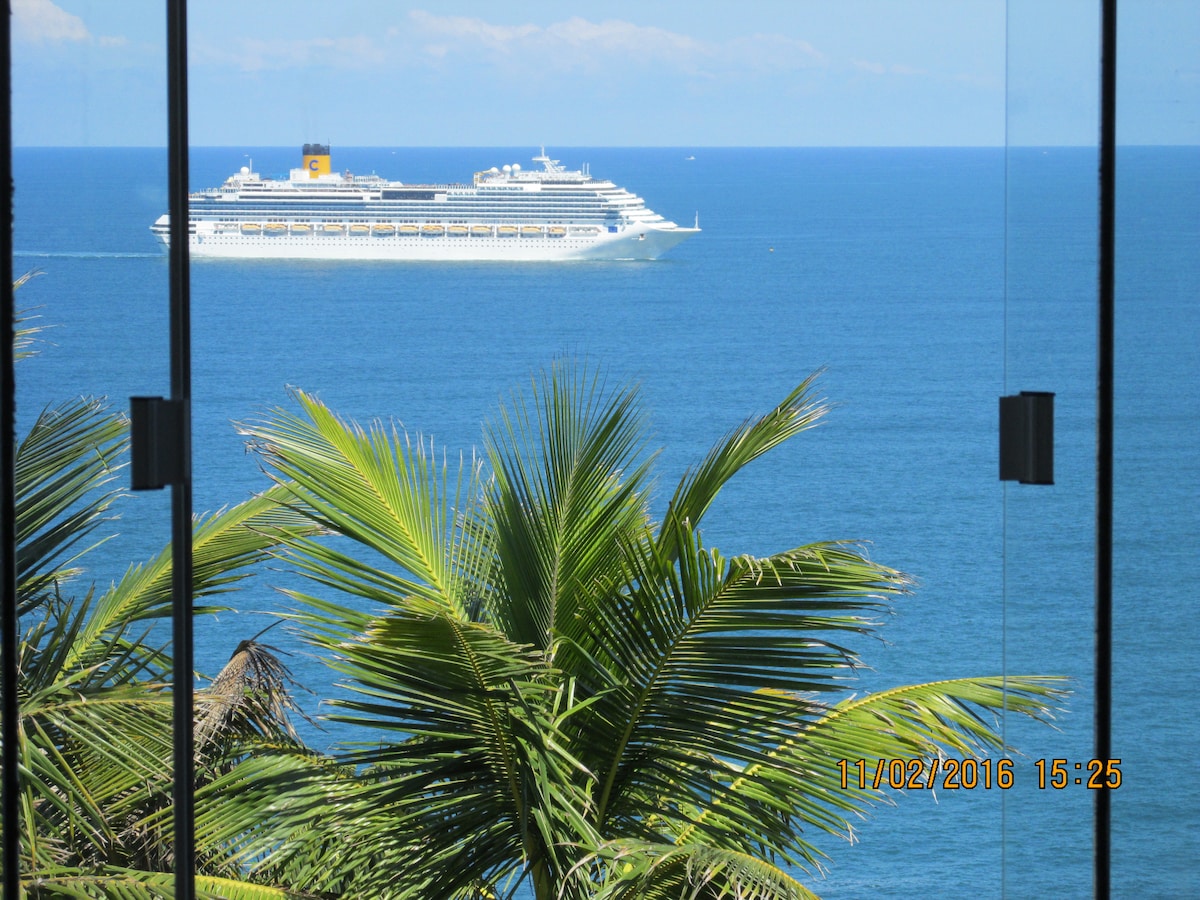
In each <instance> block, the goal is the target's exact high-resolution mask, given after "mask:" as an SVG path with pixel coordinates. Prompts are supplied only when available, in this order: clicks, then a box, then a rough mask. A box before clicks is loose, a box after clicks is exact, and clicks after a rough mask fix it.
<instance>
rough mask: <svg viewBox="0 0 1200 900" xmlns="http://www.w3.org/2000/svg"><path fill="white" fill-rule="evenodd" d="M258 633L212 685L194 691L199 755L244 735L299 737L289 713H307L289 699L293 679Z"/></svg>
mask: <svg viewBox="0 0 1200 900" xmlns="http://www.w3.org/2000/svg"><path fill="white" fill-rule="evenodd" d="M271 627H273V626H271ZM266 630H267V629H264V631H266ZM262 634H263V632H259V633H258V634H257V635H255V636H254V637H253V638H249V639H247V640H244V641H242V642H241V643H240V644H238V646H237V649H236V650H234V651H233V654H232V655H231V656H230V658H229V662H227V663H226V664H225V666H224V668H222V669H221V671H220V672H219V673H218V674H217V677H216V678H214V679H213V681H212V684H210V685H209V686H208V687H207V688H205V689H204V690H201V691H198V692H197V695H196V699H197V705H198V707H199V708H198V711H197V712H198V715H197V719H196V733H195V740H196V749H197V752H198V753H199V754H203V755H211V754H212V751H214V750H216V751H218V752H219V750H220V749H221V748H224V747H228V746H229V743H230V741H231V740H237V739H245V738H248V737H256V736H257V737H266V738H285V739H287V740H290V741H297V740H299V738H298V736H297V735H296V731H295V729H294V727H293V726H292V722H291V718H290V715H291V714H292V713H295V714H296V715H299V716H301V717H302V718H304V719H305V720H306V721H307V720H308V716H307V715H306V714H305V713H304V711H303V710H301V709H300V707H299V706H298V705H297V704H296V702H295V700H294V699H293V697H292V693H291V687H292V686H294V685H295V684H296V682H295V680H294V679H293V678H292V673H291V670H289V669H288V667H287V666H286V665H284V664H283V662H281V661H280V659H279V654H280V653H281V651H280V650H279V649H278V648H276V647H272V646H271V645H269V644H263V643H261V642H259V640H258V638H260V637H261V636H262Z"/></svg>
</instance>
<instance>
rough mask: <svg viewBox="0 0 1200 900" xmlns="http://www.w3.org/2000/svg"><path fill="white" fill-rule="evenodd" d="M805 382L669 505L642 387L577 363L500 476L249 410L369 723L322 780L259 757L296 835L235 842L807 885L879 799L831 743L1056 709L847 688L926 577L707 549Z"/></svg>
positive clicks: (291, 864) (744, 892) (521, 430)
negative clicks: (738, 480)
mask: <svg viewBox="0 0 1200 900" xmlns="http://www.w3.org/2000/svg"><path fill="white" fill-rule="evenodd" d="M813 388H814V384H813V380H812V379H808V380H806V381H805V382H803V383H802V384H801V385H799V386H798V387H797V388H796V390H794V391H793V392H791V393H790V394H789V395H788V396H787V397H786V398H785V399H784V400H783V402H782V403H780V404H779V405H778V406H777V407H776V408H775V409H773V410H772V411H770V412H769V413H767V414H766V415H764V416H761V417H758V418H754V419H750V420H747V422H745V423H744V424H743V425H741V426H740V427H738V428H736V429H735V430H733V431H732V432H730V433H729V434H727V435H726V436H725V437H723V438H722V439H721V440H720V441H718V442H717V444H716V445H715V446H714V448H713V449H712V450H711V451H710V453H709V454H708V455H707V456H706V457H705V459H704V460H703V461H702V462H701V464H700V465H699V466H697V467H696V468H695V469H692V470H689V471H688V472H687V473H686V474H685V475H684V477H683V478H682V479H681V480H680V482H679V485H678V487H677V488H676V490H675V492H674V494H673V495H672V498H671V500H670V503H669V505H668V507H667V510H666V513H665V515H664V517H663V520H662V522H661V523H656V522H654V521H653V520H652V518H651V516H650V513H649V509H650V498H651V491H652V489H653V482H652V469H651V465H652V463H653V461H654V459H655V456H654V455H653V454H652V453H650V452H649V451H648V448H647V441H646V438H645V422H644V418H643V416H642V413H641V411H640V405H639V400H638V395H637V392H636V391H635V390H633V389H631V388H627V387H621V386H618V387H615V388H611V387H610V386H609V385H607V384H606V383H605V382H604V380H603V379H602V378H601V377H599V375H596V374H589V373H588V372H587V371H586V370H585V369H584V368H582V367H574V366H572V365H570V364H566V363H560V364H556V365H555V366H553V367H552V368H551V369H550V370H548V371H547V372H544V373H543V374H542V376H541V377H540V378H538V379H535V381H534V383H533V387H532V390H531V391H530V392H529V393H528V394H526V395H518V396H516V397H515V398H514V399H513V401H512V403H510V404H509V406H508V407H507V408H506V409H505V410H503V411H502V413H501V416H500V418H499V420H498V421H497V422H496V423H495V424H494V425H493V426H492V427H490V428H489V429H487V430H486V431H485V447H484V458H485V459H486V462H487V465H488V466H489V469H488V470H487V471H484V470H483V469H482V468H480V467H479V466H478V465H477V464H476V463H475V462H474V461H472V462H471V463H469V464H461V465H460V466H459V467H458V469H457V472H456V473H452V472H451V471H450V467H448V466H447V465H446V464H445V462H444V461H443V462H442V463H441V464H435V459H436V457H435V454H434V452H433V450H432V448H430V447H427V446H426V444H424V443H423V442H420V441H418V442H415V443H414V442H412V441H410V440H409V439H408V438H407V436H406V435H404V434H403V433H402V432H400V431H399V430H397V429H392V430H390V431H388V430H385V429H384V428H383V427H382V426H380V425H376V426H374V427H372V428H371V429H370V430H364V429H362V428H360V427H359V426H357V425H355V424H354V423H353V422H348V421H345V420H342V419H340V418H338V417H337V416H336V415H334V414H333V413H332V412H330V411H329V410H328V409H326V408H325V407H324V406H323V405H322V404H321V403H320V402H319V401H317V400H316V399H315V398H313V397H311V396H309V395H306V394H297V395H296V397H297V400H298V402H299V404H300V406H301V414H299V415H294V414H290V413H285V412H276V413H275V414H274V416H273V418H272V420H271V421H269V422H266V423H263V424H260V425H255V426H253V427H247V428H245V429H244V433H246V434H247V435H249V436H250V437H251V439H252V441H253V442H254V444H255V446H256V447H257V448H258V450H259V451H260V452H261V454H262V455H263V459H264V461H265V463H266V464H267V466H268V467H269V468H270V469H271V470H273V472H274V475H275V477H276V478H277V479H278V480H279V482H280V483H281V486H282V487H281V489H285V490H290V491H292V494H291V496H290V497H288V498H287V499H286V500H284V501H283V502H284V503H285V504H287V505H288V507H289V508H290V509H292V510H293V511H294V512H296V513H299V514H303V515H307V516H308V517H310V519H311V520H312V521H313V522H314V523H316V524H317V525H319V526H320V527H322V528H326V529H329V530H331V531H333V532H336V533H337V535H338V539H337V540H334V541H328V540H326V539H324V538H322V537H300V538H291V537H288V538H286V539H285V544H286V547H287V558H288V559H289V560H290V561H291V562H292V563H293V564H294V565H295V567H296V568H297V569H298V571H300V572H301V573H302V574H304V575H305V576H306V577H307V578H308V579H309V583H310V585H311V587H310V588H309V589H308V590H306V591H295V592H293V593H292V594H291V596H292V597H293V598H294V599H295V600H296V601H297V602H298V603H299V604H300V611H299V612H296V613H294V614H293V615H292V616H291V618H292V620H293V621H294V622H296V623H298V624H299V625H300V626H301V627H302V628H303V630H304V633H305V636H306V639H307V640H308V641H309V642H310V643H311V644H312V645H313V646H315V647H316V648H318V649H319V650H320V651H321V652H322V654H323V655H324V657H325V658H326V659H327V660H328V661H329V664H330V665H331V666H332V667H333V669H334V670H335V671H337V672H338V673H339V674H340V675H341V676H343V677H344V679H345V686H346V688H347V689H348V694H347V695H346V696H345V697H343V698H339V700H338V701H337V704H336V706H335V712H334V713H333V717H334V718H337V719H339V720H340V721H342V722H344V723H348V724H352V725H356V726H360V727H362V728H364V729H367V731H366V733H367V734H369V735H371V740H370V742H369V743H367V742H364V743H362V744H358V745H351V746H349V747H347V748H346V749H345V752H344V753H343V755H342V756H341V757H340V767H339V768H338V769H337V770H336V771H334V770H326V771H320V772H318V773H317V774H315V775H314V773H313V772H312V771H308V772H306V773H305V772H301V771H300V770H297V771H295V772H292V771H290V770H288V769H287V766H286V765H284V766H283V768H282V769H279V770H274V774H272V771H273V770H271V769H270V768H269V762H268V761H267V760H265V759H254V760H246V761H244V765H254V766H263V767H264V768H263V769H262V770H261V774H262V775H263V777H264V779H265V780H264V781H263V782H261V784H263V785H267V784H273V786H274V787H275V788H277V789H278V790H277V791H276V796H277V797H278V798H279V799H278V801H277V803H276V806H275V807H273V812H272V814H271V818H272V821H273V822H274V823H276V824H277V825H279V826H280V827H284V828H285V832H286V834H287V836H288V837H287V838H286V839H281V838H280V837H279V835H280V832H278V831H276V832H275V833H274V834H275V838H276V839H278V840H280V843H279V844H278V845H276V846H274V847H272V845H271V844H270V840H271V837H270V835H269V833H268V832H267V831H264V832H262V833H261V834H259V833H255V837H254V839H253V840H251V841H248V842H247V843H245V844H243V845H238V847H239V849H238V851H237V852H238V853H239V854H244V856H242V857H239V858H245V859H251V858H254V859H261V860H262V865H263V866H264V867H265V868H264V869H262V871H267V870H268V869H270V867H271V866H273V865H277V866H278V868H277V869H274V870H272V871H277V872H284V871H286V872H288V873H289V876H288V877H292V876H295V875H296V874H297V873H306V874H308V875H316V874H317V873H320V872H321V871H322V865H323V864H329V863H333V862H334V861H335V860H336V864H337V866H338V867H339V868H338V872H339V875H338V877H323V878H320V879H319V883H321V884H323V885H325V886H326V887H329V888H330V889H331V890H336V891H343V892H345V893H346V894H347V895H350V894H352V895H356V896H384V895H385V894H387V895H389V896H395V897H397V898H407V897H425V896H430V895H434V894H436V895H438V896H444V897H448V898H458V897H464V898H465V897H469V896H470V895H471V892H472V891H476V890H478V888H479V885H481V884H496V883H501V882H504V881H505V879H508V878H517V879H524V880H525V881H526V882H527V883H528V884H529V885H530V886H531V887H532V890H533V893H534V895H535V896H536V897H537V898H538V900H549V898H551V897H560V898H570V900H576V898H583V897H585V896H590V895H591V894H592V893H594V892H595V891H596V890H601V891H602V893H601V894H600V896H604V897H614V898H615V897H630V898H632V897H638V898H657V897H663V898H666V897H679V896H688V897H693V896H694V897H698V898H709V897H711V898H714V900H715V898H717V897H726V896H729V897H733V896H744V897H754V898H779V900H782V898H809V897H812V896H813V895H812V893H811V891H809V890H808V889H807V888H805V887H804V886H802V885H800V884H799V883H798V882H796V881H795V880H794V878H793V877H792V876H791V875H788V874H787V872H786V871H785V868H786V867H788V866H798V867H800V868H801V869H807V870H808V871H813V870H815V869H819V868H820V867H821V864H822V860H823V857H822V855H821V853H820V851H819V850H818V849H816V848H815V847H814V846H813V845H811V844H809V843H808V842H807V841H806V839H805V836H804V835H805V830H806V829H808V828H810V827H811V828H815V829H817V830H819V831H825V832H831V833H834V834H842V835H844V834H846V833H848V831H849V827H850V826H849V819H848V817H849V816H851V815H858V814H860V813H862V812H863V811H865V810H866V809H867V808H869V807H870V806H871V805H872V804H873V803H875V802H877V801H878V800H879V799H881V797H882V795H880V794H879V793H878V792H873V791H871V790H865V791H864V790H859V789H857V787H856V785H854V784H847V785H844V786H843V785H842V784H841V779H840V777H839V776H840V775H841V774H842V773H841V772H840V771H839V769H838V760H839V759H848V758H860V757H862V758H866V757H869V756H871V755H872V754H875V755H877V756H878V757H879V758H885V757H886V758H888V759H909V758H925V757H929V756H932V755H947V754H963V753H980V752H986V751H989V750H996V749H1000V742H999V739H998V737H997V736H996V732H995V727H994V724H993V723H992V721H991V720H990V717H991V716H992V715H993V714H995V713H998V712H1000V711H1007V712H1015V713H1021V714H1025V715H1029V716H1032V717H1034V718H1040V719H1045V718H1046V717H1048V715H1049V713H1050V710H1051V708H1052V705H1053V704H1054V703H1056V702H1058V701H1059V700H1060V698H1061V693H1060V691H1059V687H1058V682H1056V681H1054V680H1052V679H1039V678H1010V679H1007V680H1006V681H1005V682H1004V683H1003V684H999V683H997V682H996V681H995V680H994V679H966V680H961V681H947V682H938V683H934V684H930V685H914V686H911V687H907V688H900V689H896V690H895V691H890V692H883V693H881V694H878V695H870V696H868V697H865V698H858V699H850V700H842V701H841V702H837V701H838V698H839V696H840V695H841V694H842V693H844V692H845V691H846V689H847V685H848V683H849V678H850V677H851V676H853V674H854V670H855V669H856V668H857V667H859V666H860V665H861V662H860V660H859V657H858V650H857V649H856V647H857V646H858V645H860V644H861V643H862V639H863V637H864V636H866V635H870V634H871V633H872V632H873V631H874V629H875V627H876V626H877V624H878V620H879V619H880V618H881V615H882V613H883V612H884V611H886V610H887V609H888V607H889V604H890V603H891V601H892V600H893V599H894V598H895V597H896V596H898V595H901V594H903V593H905V592H907V591H908V590H909V588H910V584H911V582H910V579H909V578H908V577H907V576H905V575H903V574H902V573H900V572H897V571H895V570H893V569H890V568H888V567H886V566H882V565H879V564H877V563H874V562H873V561H871V560H870V559H869V557H868V556H867V555H866V553H865V551H864V549H863V548H862V547H861V546H859V545H856V544H849V543H839V542H826V543H818V544H811V545H808V546H803V547H798V548H795V549H792V550H787V551H783V552H780V553H775V554H772V555H769V556H765V557H755V556H747V555H733V556H729V555H725V554H723V553H721V552H719V551H718V550H716V549H715V548H712V547H708V546H705V544H704V542H703V541H702V539H701V534H700V531H699V523H700V521H701V519H702V518H703V517H704V516H705V515H706V513H707V512H708V510H709V509H710V508H711V507H712V504H713V502H714V500H715V499H716V497H717V496H718V494H719V492H720V491H721V489H722V488H723V486H724V485H725V484H726V483H728V481H729V479H730V478H732V477H733V476H734V475H736V474H737V473H738V472H739V471H741V470H742V469H744V468H745V467H746V466H747V465H749V464H750V463H751V462H753V461H754V460H756V459H758V458H759V457H761V456H762V455H764V454H765V453H767V452H769V451H770V450H772V449H773V448H775V447H778V446H779V445H781V444H782V443H784V442H786V441H788V440H790V439H791V438H792V437H794V436H796V435H797V434H799V433H801V432H803V431H805V430H806V429H808V428H810V427H812V426H813V425H814V424H816V423H817V422H818V420H819V419H820V418H821V417H822V416H823V415H824V414H825V412H826V406H825V404H824V403H823V402H822V401H819V400H815V399H814V397H813ZM280 765H282V764H280ZM318 769H319V767H318ZM238 771H239V772H240V773H241V774H242V775H243V776H246V775H247V773H249V771H250V770H248V769H244V768H241V767H240V766H239V768H238ZM276 777H278V778H281V779H282V780H281V781H274V782H272V780H271V779H272V778H276ZM253 781H254V779H253V778H250V782H251V783H253ZM254 790H255V789H254V788H253V787H251V788H250V789H249V792H248V793H246V794H245V796H247V797H255V796H258V797H260V799H259V800H256V801H254V802H250V801H247V802H246V803H245V805H244V808H240V811H239V816H243V818H238V819H237V821H238V822H241V823H243V824H246V825H248V824H249V822H250V820H251V819H252V817H253V815H254V810H256V809H260V808H261V803H264V802H268V801H267V796H268V795H267V794H261V795H259V794H255V793H254ZM306 817H307V818H306ZM320 835H324V836H326V837H327V838H328V837H329V836H330V835H333V836H335V837H334V840H335V843H336V847H337V848H336V850H332V851H331V850H322V849H320V848H319V843H320V841H319V836H320ZM351 835H354V837H351ZM367 848H369V853H370V854H372V855H373V856H372V860H373V862H372V861H369V860H368V849H367ZM256 854H257V855H256Z"/></svg>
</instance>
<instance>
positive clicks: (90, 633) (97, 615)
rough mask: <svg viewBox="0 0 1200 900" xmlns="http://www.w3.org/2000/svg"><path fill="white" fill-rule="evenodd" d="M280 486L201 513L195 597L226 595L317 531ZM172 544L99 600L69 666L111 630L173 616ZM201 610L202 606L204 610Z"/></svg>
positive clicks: (81, 659)
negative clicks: (278, 551)
mask: <svg viewBox="0 0 1200 900" xmlns="http://www.w3.org/2000/svg"><path fill="white" fill-rule="evenodd" d="M290 496H291V494H290V492H289V491H288V490H287V489H286V488H285V487H281V486H276V487H273V488H271V489H270V490H268V491H266V492H264V493H262V494H260V495H258V496H256V497H253V498H251V499H249V500H246V501H244V502H242V503H239V504H238V505H236V506H233V507H231V508H229V509H226V510H222V511H220V512H217V513H214V514H212V515H210V516H208V517H197V519H196V522H195V525H194V527H193V531H192V535H193V536H192V560H193V564H192V582H193V591H194V596H196V597H204V596H211V595H216V594H220V593H223V592H225V591H228V590H230V589H231V588H232V587H233V586H234V585H235V584H237V583H238V582H239V581H241V580H243V579H244V578H247V577H250V576H251V575H252V574H253V571H252V569H251V567H252V566H253V565H254V564H255V563H258V562H260V561H261V560H262V559H263V558H264V555H265V554H267V553H268V552H270V551H272V550H274V549H275V548H276V547H279V546H280V545H281V544H282V543H284V542H285V541H286V540H290V539H295V538H297V537H300V536H304V535H308V534H312V533H314V532H316V531H317V530H318V527H317V526H316V525H314V524H313V523H312V522H311V520H309V519H307V518H305V517H303V516H301V515H299V514H298V513H296V512H294V511H293V510H292V509H291V508H290V507H289V506H288V505H287V504H286V501H287V500H288V499H289V498H290ZM171 560H172V555H171V548H170V546H169V545H168V546H166V547H164V548H163V549H162V551H161V552H159V554H158V555H157V556H155V558H154V559H152V560H150V561H149V562H147V563H142V564H138V565H134V566H130V567H129V569H127V570H126V572H125V574H124V575H123V576H122V578H121V579H120V580H119V581H117V582H116V584H114V585H113V586H112V587H111V588H109V589H108V590H107V591H105V593H104V594H103V595H102V596H101V597H100V598H99V599H98V600H97V602H96V604H95V608H94V609H93V611H92V614H91V616H90V617H89V619H88V622H87V625H86V627H85V629H84V630H83V631H82V633H81V634H80V636H79V638H78V639H77V640H76V642H75V646H74V648H73V652H72V654H71V655H70V656H69V657H68V658H67V659H66V661H65V664H66V665H90V663H89V662H87V654H88V652H89V648H90V647H92V646H94V645H95V644H96V643H97V642H101V639H102V636H103V635H104V634H106V633H107V632H109V631H110V630H112V629H117V628H120V629H123V630H127V629H129V628H130V626H132V625H133V624H134V623H138V622H145V621H149V620H154V619H162V618H167V617H169V616H170V615H171ZM200 611H201V612H203V611H204V610H200Z"/></svg>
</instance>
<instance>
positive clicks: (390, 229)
mask: <svg viewBox="0 0 1200 900" xmlns="http://www.w3.org/2000/svg"><path fill="white" fill-rule="evenodd" d="M395 233H396V226H395V225H376V226H375V227H374V228H372V229H371V234H373V235H375V237H390V236H391V235H393V234H395Z"/></svg>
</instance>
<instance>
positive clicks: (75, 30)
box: [11, 0, 92, 43]
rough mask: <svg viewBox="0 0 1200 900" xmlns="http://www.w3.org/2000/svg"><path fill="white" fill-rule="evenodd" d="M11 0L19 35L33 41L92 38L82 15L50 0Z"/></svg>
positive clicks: (14, 22) (14, 21)
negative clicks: (62, 7) (72, 12)
mask: <svg viewBox="0 0 1200 900" xmlns="http://www.w3.org/2000/svg"><path fill="white" fill-rule="evenodd" d="M11 4H12V17H13V25H14V26H15V28H14V31H15V32H16V34H17V36H18V37H21V38H23V39H25V40H27V41H32V42H34V43H43V42H59V41H88V40H91V37H92V36H91V34H90V33H89V32H88V29H87V26H86V25H84V24H83V19H81V18H79V16H75V15H72V14H71V13H69V12H67V11H66V10H64V9H61V8H60V7H58V6H55V5H54V4H53V3H52V2H51V0H11Z"/></svg>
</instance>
